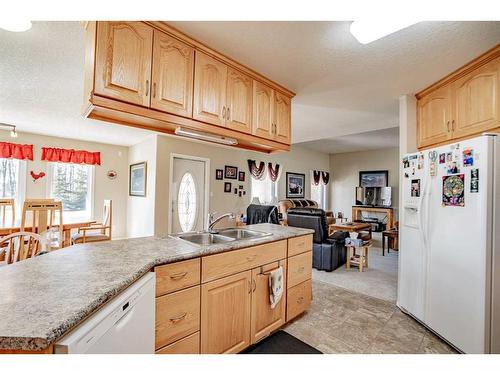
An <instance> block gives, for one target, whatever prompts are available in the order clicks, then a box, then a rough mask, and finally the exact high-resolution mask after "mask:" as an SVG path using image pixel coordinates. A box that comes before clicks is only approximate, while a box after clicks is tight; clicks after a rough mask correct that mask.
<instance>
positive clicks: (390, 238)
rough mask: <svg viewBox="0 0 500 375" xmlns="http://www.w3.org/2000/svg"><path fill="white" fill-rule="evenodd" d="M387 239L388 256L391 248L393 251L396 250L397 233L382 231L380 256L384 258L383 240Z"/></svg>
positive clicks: (395, 231)
mask: <svg viewBox="0 0 500 375" xmlns="http://www.w3.org/2000/svg"><path fill="white" fill-rule="evenodd" d="M386 238H387V254H389V249H390V248H391V247H392V249H393V250H397V248H398V231H397V230H394V229H391V230H384V231H383V232H382V256H385V239H386ZM391 244H392V246H391Z"/></svg>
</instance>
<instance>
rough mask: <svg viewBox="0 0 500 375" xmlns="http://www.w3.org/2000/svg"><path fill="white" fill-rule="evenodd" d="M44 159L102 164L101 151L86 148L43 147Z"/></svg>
mask: <svg viewBox="0 0 500 375" xmlns="http://www.w3.org/2000/svg"><path fill="white" fill-rule="evenodd" d="M42 160H45V161H55V162H59V163H76V164H89V165H101V153H100V152H90V151H85V150H72V149H71V150H67V149H64V148H53V147H42Z"/></svg>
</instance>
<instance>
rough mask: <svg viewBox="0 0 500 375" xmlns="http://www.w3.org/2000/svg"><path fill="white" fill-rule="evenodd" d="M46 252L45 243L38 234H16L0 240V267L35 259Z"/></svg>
mask: <svg viewBox="0 0 500 375" xmlns="http://www.w3.org/2000/svg"><path fill="white" fill-rule="evenodd" d="M46 251H47V242H46V241H45V239H44V238H43V237H42V236H40V235H39V234H36V233H32V232H16V233H12V234H9V235H8V236H5V237H2V238H0V253H2V256H1V257H0V258H2V262H0V265H2V264H3V265H6V264H11V263H15V262H19V261H21V260H25V259H28V258H32V257H35V256H37V255H40V254H43V253H45V252H46Z"/></svg>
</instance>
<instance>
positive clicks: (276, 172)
mask: <svg viewBox="0 0 500 375" xmlns="http://www.w3.org/2000/svg"><path fill="white" fill-rule="evenodd" d="M267 172H268V174H269V178H270V179H271V181H272V182H276V181H278V178H279V177H280V165H279V164H277V163H276V165H275V166H274V168H273V163H271V162H269V163H267Z"/></svg>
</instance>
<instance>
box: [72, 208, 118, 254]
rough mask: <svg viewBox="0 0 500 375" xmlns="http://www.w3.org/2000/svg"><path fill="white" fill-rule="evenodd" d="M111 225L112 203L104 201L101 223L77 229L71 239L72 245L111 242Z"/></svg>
mask: <svg viewBox="0 0 500 375" xmlns="http://www.w3.org/2000/svg"><path fill="white" fill-rule="evenodd" d="M112 225H113V202H112V201H111V199H106V200H104V205H103V209H102V223H93V224H92V225H89V226H87V227H80V228H78V233H75V234H74V235H73V236H72V237H71V241H72V243H73V244H77V243H86V242H101V241H111V228H112Z"/></svg>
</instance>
